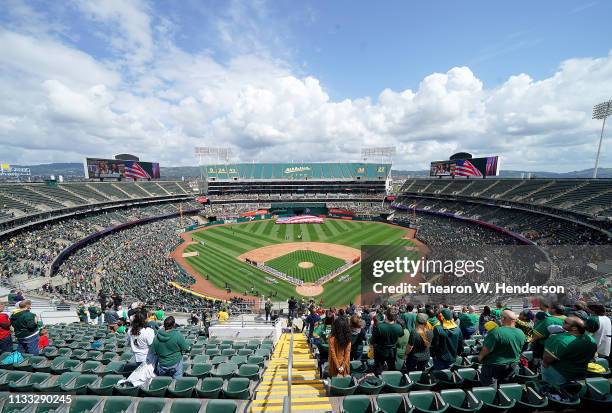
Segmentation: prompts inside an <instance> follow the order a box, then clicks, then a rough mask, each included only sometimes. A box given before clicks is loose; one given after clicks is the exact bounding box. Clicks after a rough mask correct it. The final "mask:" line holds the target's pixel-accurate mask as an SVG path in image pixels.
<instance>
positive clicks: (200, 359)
mask: <svg viewBox="0 0 612 413" xmlns="http://www.w3.org/2000/svg"><path fill="white" fill-rule="evenodd" d="M209 361H210V357H208V356H205V355H203V354H199V355H197V356H195V357H193V358H192V359H191V364H206V363H208V362H209Z"/></svg>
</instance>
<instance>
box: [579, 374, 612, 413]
mask: <svg viewBox="0 0 612 413" xmlns="http://www.w3.org/2000/svg"><path fill="white" fill-rule="evenodd" d="M580 399H581V400H582V403H583V406H584V407H586V408H588V409H592V410H593V411H597V412H603V411H610V407H612V395H611V394H610V381H609V379H607V378H604V377H591V378H587V379H586V380H585V383H584V387H583V390H582V392H581V395H580Z"/></svg>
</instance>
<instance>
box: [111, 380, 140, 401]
mask: <svg viewBox="0 0 612 413" xmlns="http://www.w3.org/2000/svg"><path fill="white" fill-rule="evenodd" d="M113 390H114V392H115V393H117V394H120V395H122V396H131V397H136V396H138V394H139V393H140V387H138V386H133V385H132V384H131V383H129V382H127V383H122V384H115V386H114V387H113Z"/></svg>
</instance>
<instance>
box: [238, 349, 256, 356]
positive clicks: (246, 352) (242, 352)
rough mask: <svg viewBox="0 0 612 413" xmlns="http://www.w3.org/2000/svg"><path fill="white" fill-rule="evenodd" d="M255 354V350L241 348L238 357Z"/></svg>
mask: <svg viewBox="0 0 612 413" xmlns="http://www.w3.org/2000/svg"><path fill="white" fill-rule="evenodd" d="M253 354H255V350H253V349H250V348H241V349H239V350H238V355H239V356H247V357H248V356H252V355H253Z"/></svg>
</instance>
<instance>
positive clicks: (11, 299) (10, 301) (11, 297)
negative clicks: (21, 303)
mask: <svg viewBox="0 0 612 413" xmlns="http://www.w3.org/2000/svg"><path fill="white" fill-rule="evenodd" d="M15 296H16V294H15V290H11V291H9V293H8V296H7V297H6V299H7V300H8V304H9V305H13V304H15V303H16V302H17V300H16V299H15Z"/></svg>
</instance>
